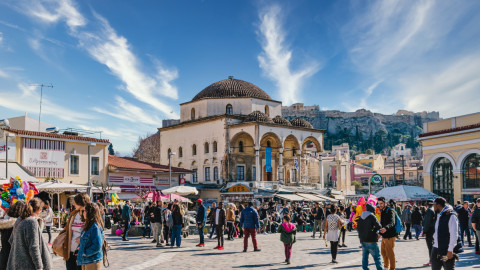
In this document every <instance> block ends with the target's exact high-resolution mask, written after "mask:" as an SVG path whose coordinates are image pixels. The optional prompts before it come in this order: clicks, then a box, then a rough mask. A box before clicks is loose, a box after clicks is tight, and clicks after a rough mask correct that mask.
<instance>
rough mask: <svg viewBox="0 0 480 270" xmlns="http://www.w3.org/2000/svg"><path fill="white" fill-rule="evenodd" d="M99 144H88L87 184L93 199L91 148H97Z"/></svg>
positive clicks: (89, 194) (88, 191)
mask: <svg viewBox="0 0 480 270" xmlns="http://www.w3.org/2000/svg"><path fill="white" fill-rule="evenodd" d="M96 145H97V144H95V143H89V144H88V182H87V193H88V196H89V197H90V198H92V181H91V179H90V176H91V173H92V168H91V166H92V164H91V160H90V159H91V158H90V147H91V146H96Z"/></svg>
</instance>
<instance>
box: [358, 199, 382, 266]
mask: <svg viewBox="0 0 480 270" xmlns="http://www.w3.org/2000/svg"><path fill="white" fill-rule="evenodd" d="M381 227H382V226H381V225H380V222H378V219H377V217H375V207H374V206H373V205H372V204H371V203H368V204H367V211H364V212H363V213H362V215H361V216H360V218H359V219H358V221H357V230H358V237H359V238H360V243H361V244H362V268H363V270H368V269H369V268H368V255H369V254H371V255H372V257H373V260H374V261H375V266H376V267H377V270H382V269H383V268H382V261H381V260H380V249H379V248H378V243H377V242H378V231H379V230H380V228H381Z"/></svg>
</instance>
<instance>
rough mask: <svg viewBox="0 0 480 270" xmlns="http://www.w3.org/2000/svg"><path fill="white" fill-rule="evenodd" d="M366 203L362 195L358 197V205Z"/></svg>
mask: <svg viewBox="0 0 480 270" xmlns="http://www.w3.org/2000/svg"><path fill="white" fill-rule="evenodd" d="M365 204H366V201H365V198H364V197H360V199H359V200H358V205H361V206H363V205H365Z"/></svg>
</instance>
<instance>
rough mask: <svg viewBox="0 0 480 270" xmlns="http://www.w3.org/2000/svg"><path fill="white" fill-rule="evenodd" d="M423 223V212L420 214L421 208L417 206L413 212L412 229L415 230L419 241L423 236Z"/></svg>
mask: <svg viewBox="0 0 480 270" xmlns="http://www.w3.org/2000/svg"><path fill="white" fill-rule="evenodd" d="M422 221H423V216H422V212H420V208H419V207H418V206H415V208H414V210H413V212H412V227H413V229H414V230H415V238H416V239H417V240H419V238H420V235H421V234H422Z"/></svg>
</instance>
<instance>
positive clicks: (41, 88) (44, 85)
mask: <svg viewBox="0 0 480 270" xmlns="http://www.w3.org/2000/svg"><path fill="white" fill-rule="evenodd" d="M30 86H34V87H40V112H39V113H38V132H40V119H41V117H42V99H43V87H50V88H53V85H52V84H50V85H46V84H43V83H42V84H30Z"/></svg>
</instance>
